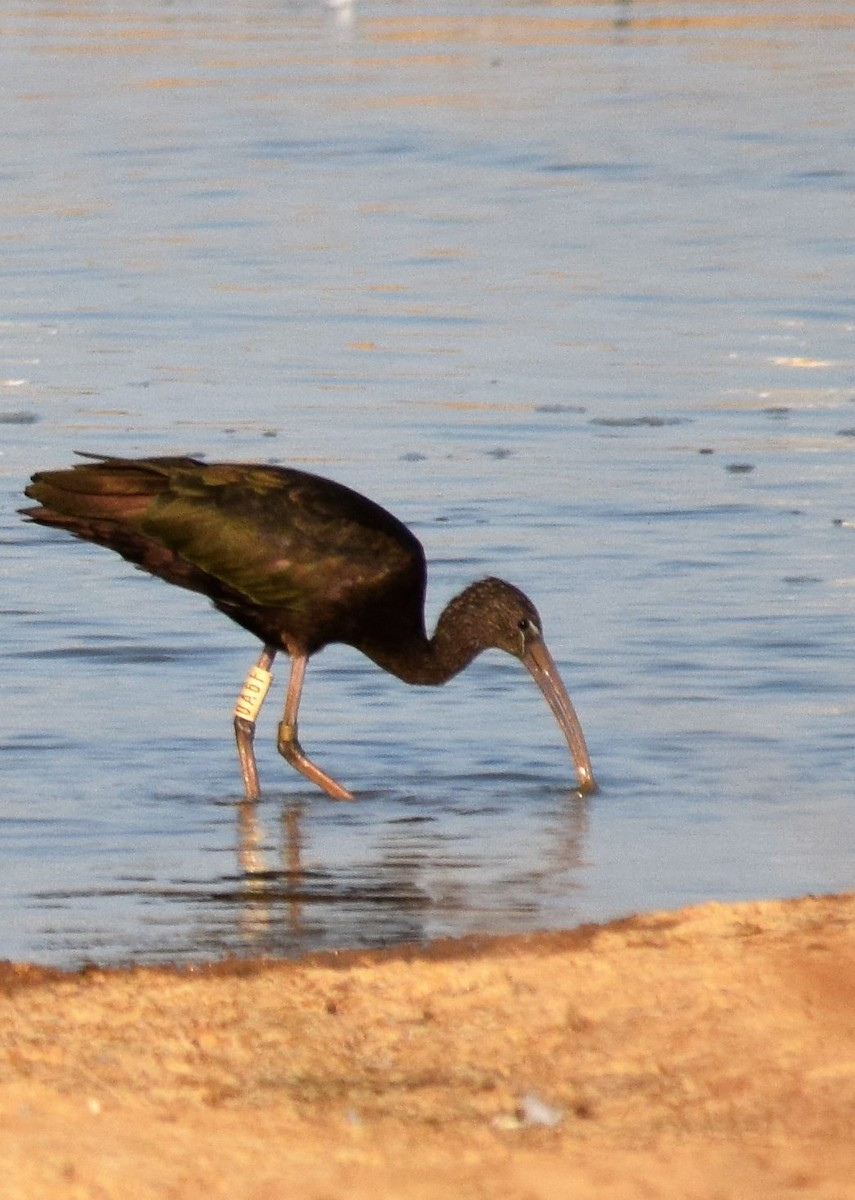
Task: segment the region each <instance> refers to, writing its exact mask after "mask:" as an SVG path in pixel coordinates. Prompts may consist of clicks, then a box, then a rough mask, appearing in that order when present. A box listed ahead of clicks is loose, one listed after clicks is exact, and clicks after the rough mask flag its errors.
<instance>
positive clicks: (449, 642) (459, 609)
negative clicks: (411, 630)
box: [360, 588, 486, 686]
mask: <svg viewBox="0 0 855 1200" xmlns="http://www.w3.org/2000/svg"><path fill="white" fill-rule="evenodd" d="M469 592H470V589H469V588H467V589H466V590H465V591H463V592H461V593H460V595H459V596H455V597H454V599H453V600H451V601H450V602H449V603H448V604H447V605H446V607H445V608H444V609H443V611H442V612H441V613H440V616H439V620H438V621H437V623H436V629H435V631H434V634H433V637H430V638H429V637H427V636H425V634H424V633H422V635H421V636H420V637H415V638H414V637H412V636H410V637H408V638H407V639H406V640H402V641H401V642H400V644H397V645H394V644H386V645H371V646H367V645H363V646H361V647H360V649H361V650H362V651H363V652H364V653H365V654H367V655H368V657H369V658H371V659H373V661H374V662H376V663H377V665H378V666H379V667H382V668H383V670H384V671H389V672H390V673H391V674H392V675H396V676H397V677H398V679H402V680H403V681H404V683H413V684H424V685H427V686H430V685H432V684H433V685H438V684H442V683H445V682H446V681H447V680H449V679H452V678H453V677H454V676H455V675H457V674H458V673H459V672H460V671H462V670H463V668H464V667H467V666H468V665H469V663H471V662H472V660H473V658H475V657H476V655H478V654H480V653H481V651H482V650H484V649H485V648H486V646H485V643H484V641H483V639H482V638H481V637H480V636H479V629H478V625H477V622H474V621H472V620H470V619H469V615H468V614H469V607H470V606H469V603H468V600H469Z"/></svg>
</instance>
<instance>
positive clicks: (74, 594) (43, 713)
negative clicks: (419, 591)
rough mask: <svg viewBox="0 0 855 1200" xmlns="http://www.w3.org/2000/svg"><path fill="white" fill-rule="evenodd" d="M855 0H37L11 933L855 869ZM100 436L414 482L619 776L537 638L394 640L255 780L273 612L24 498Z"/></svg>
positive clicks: (715, 886) (7, 308) (374, 484)
mask: <svg viewBox="0 0 855 1200" xmlns="http://www.w3.org/2000/svg"><path fill="white" fill-rule="evenodd" d="M853 38H855V5H853V4H851V3H842V2H841V0H838V2H837V3H824V2H822V0H803V2H801V3H794V2H792V3H788V2H787V0H782V3H779V4H778V5H776V6H774V8H772V7H770V6H769V5H768V4H765V3H759V2H758V3H754V2H752V0H746V2H745V3H742V4H740V5H738V6H734V5H732V4H723V3H722V4H719V3H716V2H715V0H704V2H703V3H668V2H664V3H663V2H661V0H660V2H658V3H655V4H653V3H651V4H643V3H626V2H625V3H615V4H608V3H596V4H588V5H581V4H542V3H529V4H524V3H520V4H512V3H494V4H491V5H489V6H485V5H479V4H474V3H456V4H454V5H448V6H443V5H441V4H439V3H434V2H432V0H421V2H419V3H414V4H408V5H403V4H393V3H384V2H383V0H376V2H373V0H356V2H355V4H354V5H353V6H352V7H350V8H347V7H345V8H336V9H333V8H328V7H325V6H324V5H323V4H321V3H309V2H306V3H288V2H286V0H279V2H275V3H274V2H273V0H255V2H254V3H245V4H243V3H235V0H229V2H228V3H226V2H225V0H223V2H220V0H205V3H204V4H202V3H193V2H190V0H177V2H174V3H168V4H167V3H157V2H155V0H139V2H138V3H135V4H134V3H130V0H127V2H126V0H116V2H114V3H112V4H110V5H102V4H95V3H86V2H83V0H81V2H75V3H72V2H69V3H65V4H63V5H61V6H58V5H53V4H50V5H48V4H42V3H40V2H38V0H26V3H24V2H23V0H19V2H18V3H15V2H14V0H13V2H10V3H7V4H6V5H5V6H4V9H3V15H2V17H0V101H2V110H3V121H2V123H0V148H2V156H0V197H2V209H0V212H2V216H0V231H2V256H0V271H2V292H3V306H2V313H0V488H2V493H3V504H2V510H0V543H2V573H0V610H2V618H3V628H4V631H5V637H4V638H3V641H2V646H0V656H2V672H0V689H2V721H0V797H2V799H0V855H2V871H0V957H6V958H14V959H32V960H36V961H39V962H44V963H56V964H61V965H66V966H71V965H76V964H79V963H81V962H84V961H87V960H95V961H99V962H105V963H106V962H125V961H148V960H166V959H174V960H189V959H197V958H207V957H211V956H218V955H223V954H228V953H233V954H251V953H256V952H258V953H274V954H293V953H298V952H301V951H304V950H308V949H313V948H318V947H333V946H362V945H379V944H388V943H390V942H394V941H397V940H399V939H422V938H427V937H433V936H438V935H445V934H460V933H465V932H471V931H489V932H496V931H519V930H528V929H534V928H543V927H553V926H564V925H570V924H574V923H576V922H579V921H583V920H592V919H603V918H607V917H611V916H614V915H617V914H620V913H625V912H628V911H632V910H636V909H639V908H645V909H650V908H660V907H665V906H675V905H680V904H684V903H688V902H694V901H700V900H705V899H710V898H716V899H722V900H730V899H734V898H748V897H757V896H786V895H793V894H798V893H802V892H806V891H826V890H835V889H843V888H850V887H851V886H852V885H853V855H855V807H853V801H855V684H853V678H854V677H855V676H853V664H855V489H853V486H852V479H853V467H855V372H853V360H855V354H854V353H853V346H855V336H853V335H855V303H854V301H855V297H854V296H853V284H852V281H853V260H852V249H853V240H852V233H853V228H852V193H853V187H855V167H853V164H855V132H853V123H852V119H851V118H852V112H853V99H855V57H853V54H852V46H853ZM76 449H88V450H96V451H102V452H108V453H109V452H112V453H122V454H128V455H143V454H154V453H181V452H190V453H204V454H206V455H207V456H208V457H209V458H211V459H218V458H233V459H259V460H262V461H282V462H289V463H293V464H297V465H301V466H304V467H308V468H309V469H317V470H318V471H320V472H321V473H326V474H329V475H331V476H334V477H335V478H338V479H340V480H342V481H343V482H346V483H348V484H350V485H352V486H354V487H357V488H359V489H362V490H364V491H367V492H369V493H370V494H371V495H372V496H373V497H375V498H376V499H377V500H379V501H380V502H381V503H384V504H386V505H387V506H388V507H389V508H391V509H392V510H393V511H394V512H396V513H397V514H398V515H399V516H401V517H402V518H403V519H404V520H406V521H408V522H409V523H410V524H411V526H412V527H413V528H414V530H415V531H416V532H417V533H418V535H419V536H420V537H421V538H422V540H423V541H424V543H425V545H426V548H427V551H428V555H429V558H430V560H431V563H432V571H431V587H430V594H429V618H430V620H431V621H433V620H434V619H435V616H436V614H437V613H438V611H439V610H440V608H441V607H442V605H443V603H444V602H445V601H446V600H447V599H448V598H449V597H450V596H451V595H452V594H453V593H454V592H455V591H456V590H459V589H460V588H461V587H462V586H463V585H464V584H465V583H466V582H468V581H469V580H470V579H471V578H472V577H474V576H478V575H481V574H486V573H495V574H501V575H505V576H506V577H508V578H510V579H512V580H513V581H514V582H516V583H518V584H520V585H522V586H523V587H525V588H526V590H527V591H529V592H530V593H531V595H532V596H533V597H534V599H535V600H536V602H537V604H538V606H539V608H540V610H541V613H542V615H543V618H544V623H545V627H546V632H547V635H548V640H549V643H550V646H551V649H552V652H553V654H554V656H555V657H556V659H557V660H558V661H559V663H560V664H561V665H562V669H563V671H564V674H565V678H566V681H567V683H568V687H569V689H570V692H571V694H572V695H573V697H574V700H575V703H576V706H577V709H578V712H579V714H580V717H581V719H582V722H583V725H584V727H585V731H586V734H587V737H588V742H589V746H590V749H591V754H592V758H593V760H594V766H595V770H596V772H597V775H598V779H599V782H600V785H601V791H600V792H599V793H598V794H597V795H596V796H595V797H593V798H591V799H589V800H588V801H580V800H579V799H578V798H577V797H574V795H573V793H572V792H571V790H570V783H571V772H570V768H569V763H568V761H567V755H566V749H565V747H564V744H563V741H562V739H561V737H560V735H559V733H558V731H557V729H556V728H555V727H554V724H553V722H552V718H551V716H550V714H549V712H548V710H547V709H546V707H545V705H544V704H543V701H542V698H541V697H540V696H539V694H538V693H537V691H536V689H535V688H534V687H533V685H532V684H531V681H530V680H529V679H528V677H527V676H526V675H525V673H524V672H523V671H522V670H521V669H520V667H519V665H518V664H516V663H514V662H513V661H512V660H510V659H504V658H503V657H502V656H501V655H498V654H496V655H486V656H484V657H483V658H482V659H481V660H479V662H478V663H477V664H476V665H475V666H474V667H473V668H472V669H470V670H469V671H468V672H466V673H465V674H464V675H463V676H461V677H460V678H459V679H458V680H456V681H454V682H453V683H452V684H449V685H448V686H447V687H446V688H443V689H440V690H438V691H432V690H417V689H410V688H407V687H405V686H404V685H402V684H400V683H398V682H397V681H395V680H393V679H391V678H388V677H386V676H384V675H383V674H382V673H381V672H379V671H378V670H377V669H376V668H374V667H373V666H372V665H371V664H370V663H368V662H367V661H365V660H362V659H361V658H360V657H359V656H358V655H357V654H356V653H355V652H353V651H351V650H348V649H345V648H342V647H332V648H330V649H328V650H327V651H325V652H324V654H323V655H321V656H319V657H318V659H316V660H315V661H314V662H313V664H312V666H311V667H310V671H309V675H308V679H307V684H306V689H305V692H304V703H303V707H302V709H301V736H302V739H303V742H304V745H305V746H306V747H307V749H308V750H309V751H310V753H312V754H313V756H314V757H316V758H317V760H318V761H319V762H320V763H322V764H323V765H324V766H325V767H326V768H327V769H329V770H330V771H331V772H332V773H333V774H335V775H336V776H337V777H338V778H340V779H341V780H342V781H343V782H344V783H346V784H347V785H349V786H350V787H352V789H353V790H354V791H355V792H356V793H357V794H358V797H359V798H358V802H357V803H356V804H354V805H336V804H334V803H332V802H329V801H327V800H326V799H325V798H324V797H323V796H322V795H321V794H320V793H317V792H315V791H313V790H311V789H307V788H306V787H305V786H304V781H303V780H301V778H300V777H298V776H297V775H295V774H294V772H293V771H291V770H290V769H289V768H288V767H287V766H286V765H285V763H284V762H282V761H281V760H280V759H279V757H278V756H277V754H276V752H275V748H274V744H273V739H274V736H275V728H276V722H277V720H278V715H279V714H278V708H279V705H280V703H281V696H282V693H283V689H284V686H285V682H286V677H287V670H286V664H285V663H280V664H277V665H278V668H279V669H278V672H277V677H276V682H275V685H274V686H275V691H274V693H272V694H271V698H270V700H269V701H268V707H267V709H266V710H265V712H264V713H263V714H262V718H261V721H260V728H259V742H258V749H259V761H260V769H261V773H262V782H263V785H264V786H265V796H264V799H263V801H262V803H261V804H260V805H259V806H258V810H257V812H254V813H253V812H248V811H245V808H244V806H242V805H241V803H240V781H239V775H238V770H237V764H236V761H235V755H234V749H233V745H232V741H231V708H232V704H233V701H234V697H235V694H236V692H237V690H238V687H239V685H240V682H241V680H242V679H243V676H244V674H245V672H246V669H247V667H248V666H249V664H250V663H251V662H252V661H253V660H254V658H255V656H256V653H257V648H256V646H255V644H254V643H253V641H252V639H251V638H250V637H249V636H248V635H246V634H244V633H243V632H242V631H241V630H239V629H238V628H237V627H232V626H231V625H230V624H229V622H227V621H226V620H225V619H224V618H222V617H220V616H219V615H218V614H216V613H214V612H213V611H212V610H210V609H208V607H207V606H206V605H205V603H204V601H203V600H202V599H201V598H199V597H196V596H193V595H191V594H189V593H182V592H179V591H178V590H177V589H170V588H168V587H166V586H165V585H163V584H162V583H160V582H158V581H154V580H149V579H147V578H145V577H143V576H142V575H140V574H139V573H138V572H135V571H133V570H132V569H131V568H130V567H129V566H128V565H127V564H125V563H123V562H122V561H121V560H120V559H118V558H117V557H115V556H112V555H110V554H109V553H107V552H105V551H99V550H97V549H94V548H90V547H86V546H83V545H81V544H77V543H74V542H72V541H71V540H70V539H66V538H63V537H61V536H60V535H58V534H51V533H49V532H47V531H45V530H40V529H37V528H35V527H31V526H30V527H28V526H26V525H24V524H23V523H21V521H20V520H19V518H18V517H17V515H16V511H15V510H16V508H17V507H18V506H19V504H20V503H21V502H22V498H21V495H20V493H21V488H22V487H23V485H24V482H25V481H26V478H27V477H28V475H29V474H30V472H31V471H33V470H35V469H38V468H40V467H52V466H59V465H64V464H66V463H68V462H70V461H71V458H72V453H73V451H74V450H76Z"/></svg>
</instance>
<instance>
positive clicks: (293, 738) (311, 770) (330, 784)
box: [276, 721, 353, 800]
mask: <svg viewBox="0 0 855 1200" xmlns="http://www.w3.org/2000/svg"><path fill="white" fill-rule="evenodd" d="M276 747H277V749H278V751H279V753H280V754H281V755H282V757H283V758H284V759H285V760H286V761H287V762H289V763H290V764H291V766H292V767H295V768H296V769H297V770H298V771H299V772H300V774H301V775H305V776H306V778H307V779H310V780H311V781H312V783H315V784H317V786H318V787H319V788H322V789H323V790H324V791H325V792H326V794H327V795H328V796H329V797H330V798H331V799H333V800H352V799H353V796H352V795H351V793H350V792H349V791H348V790H347V788H343V787H342V786H341V784H340V783H336V781H335V780H334V779H333V778H332V776H330V775H327V773H326V771H322V770H321V768H320V767H318V766H316V765H315V764H314V763H313V762H312V760H311V759H310V758H308V757H307V755H306V752H305V751H304V749H303V747H302V746H301V745H300V743H299V741H298V739H297V726H296V725H291V724H290V723H289V722H288V721H280V722H279V735H278V737H277V739H276Z"/></svg>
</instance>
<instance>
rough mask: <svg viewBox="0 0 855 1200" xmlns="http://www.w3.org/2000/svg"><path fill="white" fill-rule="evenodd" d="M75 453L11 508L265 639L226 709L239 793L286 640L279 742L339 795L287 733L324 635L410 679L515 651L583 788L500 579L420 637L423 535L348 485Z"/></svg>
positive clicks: (561, 718) (562, 699)
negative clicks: (105, 550) (192, 596)
mask: <svg viewBox="0 0 855 1200" xmlns="http://www.w3.org/2000/svg"><path fill="white" fill-rule="evenodd" d="M84 457H86V458H87V460H89V461H87V462H85V463H81V464H78V465H77V466H74V467H72V468H70V469H67V470H60V471H40V472H38V473H37V474H36V475H34V476H33V478H32V482H31V483H30V485H29V487H28V488H27V489H26V494H27V496H29V497H30V499H31V500H35V501H37V502H38V506H37V507H34V508H28V509H22V510H21V511H22V512H23V514H24V515H25V516H26V517H28V518H29V519H30V520H33V521H36V522H38V523H39V524H41V525H49V526H53V527H55V528H59V529H65V530H67V531H68V532H69V533H72V534H74V535H75V536H76V537H79V538H83V539H84V540H85V541H90V542H96V543H97V544H98V545H101V546H107V547H109V549H111V550H115V551H117V552H118V553H119V554H121V555H122V556H123V557H124V558H126V559H128V560H129V561H130V562H132V563H135V564H136V565H137V566H139V567H141V568H142V569H143V570H145V571H148V572H149V573H150V574H152V575H157V576H159V577H160V578H161V579H165V580H167V582H169V583H174V584H177V585H178V586H179V587H184V588H189V589H191V590H192V591H195V592H201V593H202V594H203V595H205V596H208V597H209V598H210V600H211V601H212V602H213V604H214V605H215V606H216V607H217V608H218V609H219V610H220V611H221V612H223V613H225V614H226V616H228V617H231V618H232V620H233V621H236V622H237V623H238V624H239V625H242V626H243V627H244V628H245V629H248V630H249V631H250V633H253V634H254V635H255V636H256V637H257V638H259V640H260V641H261V642H262V643H263V645H264V650H263V651H262V654H261V657H260V658H259V660H258V663H257V665H256V667H254V668H253V670H252V671H251V672H250V675H249V676H248V677H247V681H246V684H245V686H244V689H243V691H242V692H241V696H240V697H239V699H238V706H237V708H236V712H235V736H236V740H237V746H238V753H239V756H240V761H241V770H242V774H243V781H244V788H245V791H246V795H247V797H248V798H255V797H257V796H258V794H259V786H258V772H257V769H256V764H255V755H254V752H253V748H252V743H253V737H254V733H255V719H256V716H257V713H258V709H259V708H260V706H261V702H262V701H263V699H264V695H265V693H266V690H267V687H268V686H269V680H270V676H269V668H270V665H271V664H272V662H273V659H274V657H275V656H276V654H277V653H278V652H279V651H280V650H283V649H284V650H286V651H287V652H288V654H289V655H290V656H291V663H292V666H291V678H290V682H289V685H288V692H287V696H286V700H285V712H284V715H283V720H282V722H281V723H280V726H279V739H278V745H279V750H280V752H281V753H282V754H283V755H284V757H285V758H286V759H287V760H288V761H289V762H290V763H291V764H292V765H293V766H294V767H296V768H297V770H299V771H301V772H302V773H303V774H304V775H305V776H306V777H307V778H309V779H311V780H312V781H313V782H314V783H316V784H317V785H318V786H319V787H321V788H323V789H324V791H326V792H327V794H328V795H330V796H332V797H333V798H334V799H351V796H350V793H349V792H348V791H346V789H345V788H343V787H342V786H341V785H340V784H339V783H337V782H336V781H335V780H334V779H332V778H331V777H330V776H329V775H327V774H326V773H325V772H324V771H322V770H321V769H320V768H319V767H317V766H316V765H315V764H314V763H313V762H311V761H310V760H309V759H308V758H307V757H306V755H305V753H304V752H303V749H302V747H301V746H300V743H299V741H298V739H297V711H298V708H299V703H300V693H301V691H302V685H303V677H304V673H305V669H306V663H307V661H308V659H309V658H310V657H311V655H312V654H315V653H316V652H317V651H318V650H320V649H322V648H323V647H324V646H326V645H327V644H328V643H330V642H345V643H347V644H348V645H351V646H354V647H356V649H357V650H361V651H362V653H363V654H365V655H367V656H368V657H369V658H370V659H372V660H373V661H374V662H376V663H377V664H378V666H380V667H382V668H383V669H384V670H385V671H389V672H390V673H391V674H393V675H397V676H398V678H399V679H403V680H404V681H405V682H407V683H414V684H441V683H444V682H445V681H446V680H448V679H450V678H451V677H452V676H454V675H456V674H457V673H458V672H459V671H461V670H462V669H463V668H464V667H465V666H467V665H468V663H470V662H471V661H472V659H473V658H475V656H476V655H477V654H480V652H481V651H482V650H485V649H488V648H489V647H496V648H498V649H500V650H505V651H507V653H509V654H513V655H514V656H515V657H517V658H519V659H520V660H521V661H522V662H523V663H524V664H525V666H526V667H527V668H528V670H529V671H530V672H531V674H532V675H533V677H534V679H535V680H536V682H537V684H538V686H539V687H540V688H541V690H542V691H543V693H544V695H545V697H546V699H547V701H548V702H549V705H550V707H551V708H552V711H553V713H554V714H555V716H556V719H557V720H558V722H559V724H560V726H561V728H562V731H563V732H564V735H565V737H566V739H567V743H568V746H569V748H570V752H571V755H572V757H573V761H574V764H575V769H576V775H577V779H578V788H579V790H580V791H583V792H590V791H593V790H594V787H595V784H594V777H593V772H592V769H591V762H590V759H589V757H588V751H587V748H586V746H585V739H584V736H583V734H582V730H581V727H580V725H579V721H578V719H577V717H576V714H575V712H574V710H573V706H572V704H571V702H570V698H569V696H568V695H567V692H566V690H565V689H564V686H563V684H562V682H561V679H560V676H559V674H558V670H557V668H556V666H555V664H554V662H553V661H552V659H551V657H550V655H549V653H548V651H547V649H546V646H545V645H544V642H543V639H542V637H541V633H540V618H539V616H538V614H537V610H536V609H535V607H534V605H533V604H532V603H531V601H530V600H529V599H528V597H527V596H525V595H524V593H523V592H521V591H520V590H519V589H518V588H515V587H514V586H513V585H512V584H509V583H505V582H504V581H503V580H501V579H482V580H479V581H478V582H476V583H473V584H470V585H469V587H467V588H466V589H465V590H464V591H463V592H461V593H460V595H458V596H455V598H454V599H453V600H451V601H450V602H449V604H448V605H447V606H446V608H445V609H444V611H443V612H442V614H441V615H440V618H439V620H438V622H437V626H436V631H435V632H434V635H433V637H431V638H428V636H427V635H426V632H425V625H424V597H425V584H426V567H425V556H424V551H423V549H422V546H421V544H420V542H419V541H418V539H417V538H416V537H415V536H414V535H413V534H412V533H411V532H410V531H409V529H407V527H406V526H405V525H403V524H402V523H401V522H400V521H398V520H397V519H396V518H395V517H393V516H392V515H391V513H388V512H386V510H385V509H383V508H381V507H380V506H379V505H377V504H375V503H374V502H373V501H371V500H368V499H367V498H366V497H365V496H361V495H360V494H359V493H358V492H354V491H352V490H351V489H350V488H346V487H344V486H343V485H342V484H339V483H334V482H333V481H332V480H329V479H322V478H320V477H319V476H317V475H310V474H308V473H307V472H305V471H297V470H293V469H291V468H288V467H272V466H256V465H253V464H250V463H210V464H205V463H202V462H199V461H197V460H196V459H193V458H147V459H124V458H107V457H102V456H96V455H86V456H84Z"/></svg>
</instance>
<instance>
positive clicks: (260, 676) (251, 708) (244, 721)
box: [235, 646, 276, 800]
mask: <svg viewBox="0 0 855 1200" xmlns="http://www.w3.org/2000/svg"><path fill="white" fill-rule="evenodd" d="M275 657H276V647H275V646H265V647H264V649H263V650H262V652H261V655H260V657H259V659H258V662H257V663H256V664H255V666H254V667H251V668H250V671H249V674H248V675H247V677H246V679H245V680H244V683H243V687H242V688H241V690H240V695H239V696H238V698H237V703H236V704H235V741H236V742H237V752H238V758H239V759H240V770H241V775H243V790H244V792H245V794H246V798H247V800H257V799H258V797H259V795H260V791H261V789H260V788H259V785H258V767H257V766H256V762H255V751H254V750H253V748H252V743H253V740H254V738H255V720H256V717H257V716H258V713H259V709H260V708H261V706H262V704H263V703H264V697H265V696H266V695H267V691H268V688H269V687H270V682H271V680H272V678H273V676H272V675H271V674H270V668H271V666H272V665H273V660H274V658H275Z"/></svg>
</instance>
